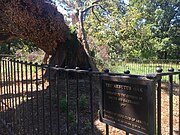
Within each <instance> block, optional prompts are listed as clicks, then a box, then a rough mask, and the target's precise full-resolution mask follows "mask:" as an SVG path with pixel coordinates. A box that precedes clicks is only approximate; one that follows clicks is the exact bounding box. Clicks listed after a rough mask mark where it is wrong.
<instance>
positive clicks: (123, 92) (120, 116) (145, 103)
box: [101, 76, 155, 135]
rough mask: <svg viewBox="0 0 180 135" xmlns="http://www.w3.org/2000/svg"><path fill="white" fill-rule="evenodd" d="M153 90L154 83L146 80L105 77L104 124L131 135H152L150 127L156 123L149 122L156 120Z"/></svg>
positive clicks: (103, 95)
mask: <svg viewBox="0 0 180 135" xmlns="http://www.w3.org/2000/svg"><path fill="white" fill-rule="evenodd" d="M153 88H154V83H152V81H150V80H147V79H145V80H143V79H139V78H134V79H133V78H124V77H107V76H106V77H103V78H102V111H101V112H102V114H101V115H102V116H101V117H102V118H101V119H102V121H104V122H105V123H107V124H109V125H111V126H115V127H117V128H120V129H123V130H125V131H128V132H131V133H135V134H148V135H149V134H150V131H149V130H151V128H149V126H150V125H151V124H152V123H154V121H155V120H153V121H151V120H150V119H152V118H154V119H155V111H154V110H155V108H154V107H153V106H152V105H153V104H155V100H154V99H155V94H153V93H154V92H153V91H154V89H153ZM152 100H153V101H152ZM151 109H153V110H151ZM150 115H151V116H150Z"/></svg>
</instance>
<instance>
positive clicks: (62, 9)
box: [55, 0, 129, 15]
mask: <svg viewBox="0 0 180 135" xmlns="http://www.w3.org/2000/svg"><path fill="white" fill-rule="evenodd" d="M55 1H56V0H55ZM124 2H125V3H126V4H128V3H129V0H124ZM56 5H57V9H58V11H59V12H61V13H62V14H64V15H65V14H67V11H66V10H64V8H62V7H61V6H58V4H57V1H56Z"/></svg>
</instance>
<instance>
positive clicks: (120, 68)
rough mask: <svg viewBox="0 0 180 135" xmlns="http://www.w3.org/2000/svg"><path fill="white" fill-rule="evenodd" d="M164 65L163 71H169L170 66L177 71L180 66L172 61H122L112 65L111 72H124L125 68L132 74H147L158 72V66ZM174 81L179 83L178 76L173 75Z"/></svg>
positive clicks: (166, 79) (165, 79)
mask: <svg viewBox="0 0 180 135" xmlns="http://www.w3.org/2000/svg"><path fill="white" fill-rule="evenodd" d="M157 67H162V68H163V72H168V68H170V67H173V68H174V70H175V71H177V69H178V68H180V64H179V63H176V64H172V63H169V64H168V63H133V62H132V63H126V62H121V63H118V64H116V65H114V66H110V71H111V72H116V73H124V71H125V70H129V71H130V74H137V75H146V74H151V73H156V68H157ZM168 79H169V78H168V76H166V77H163V78H162V80H163V81H168ZM173 80H174V82H176V83H178V76H177V75H176V76H174V77H173Z"/></svg>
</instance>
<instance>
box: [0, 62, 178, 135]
mask: <svg viewBox="0 0 180 135" xmlns="http://www.w3.org/2000/svg"><path fill="white" fill-rule="evenodd" d="M104 74H106V75H109V76H129V77H130V78H133V77H135V78H137V77H145V78H148V79H152V80H154V81H155V82H156V85H157V86H156V92H157V93H156V95H157V99H156V101H157V103H156V104H157V109H156V115H157V119H156V121H157V122H156V125H157V126H156V130H157V134H158V135H161V134H163V135H165V134H170V135H172V134H174V133H177V134H179V129H180V126H179V125H180V120H179V114H180V109H179V108H180V99H179V98H180V92H179V91H180V82H179V81H180V70H179V71H174V69H172V68H170V69H169V71H168V72H162V68H158V69H157V72H156V73H154V74H147V75H134V74H129V71H126V72H125V74H118V73H109V72H108V70H106V72H105V73H101V72H94V71H91V70H80V69H79V68H76V69H68V67H65V68H59V67H58V66H55V67H53V66H50V65H39V64H37V63H35V64H34V63H31V62H23V61H18V60H15V59H13V60H12V59H1V61H0V119H1V121H2V122H3V123H4V125H6V127H7V129H8V131H9V134H17V135H28V134H30V135H45V134H49V135H64V134H70V135H71V134H72V135H74V134H85V133H86V134H95V135H98V134H105V133H106V134H109V133H111V132H114V131H112V127H111V126H109V125H107V124H106V125H105V126H104V125H103V124H102V123H101V122H98V121H97V119H98V113H97V112H98V110H99V105H98V102H99V98H100V97H99V92H100V91H101V76H102V75H104ZM164 76H168V78H169V81H168V82H166V83H163V82H162V78H163V77H164ZM174 76H176V78H178V83H174V81H173V79H174V78H173V77H174ZM166 107H167V108H166ZM164 113H165V114H164ZM167 118H168V120H167ZM167 121H168V123H169V124H167ZM103 126H104V128H102V127H103ZM116 130H117V133H119V134H126V135H128V134H130V132H128V131H122V130H118V129H116Z"/></svg>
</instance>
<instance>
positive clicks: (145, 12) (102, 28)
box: [58, 0, 180, 59]
mask: <svg viewBox="0 0 180 135" xmlns="http://www.w3.org/2000/svg"><path fill="white" fill-rule="evenodd" d="M58 1H59V3H60V5H61V6H62V7H63V8H64V9H65V10H67V12H68V13H69V11H72V10H73V9H74V10H83V9H86V8H88V7H89V6H92V5H93V4H96V5H95V6H93V8H91V10H87V12H86V13H84V14H83V16H84V20H83V21H84V27H85V34H86V35H87V37H88V40H89V41H88V43H89V44H90V45H91V48H95V49H96V48H98V46H101V45H105V46H106V47H107V48H108V54H109V55H108V56H109V58H111V59H115V58H119V57H121V58H127V57H129V58H134V57H138V58H139V57H140V58H180V51H179V50H180V31H179V28H180V2H179V1H178V0H157V1H149V0H141V1H139V0H130V1H129V3H125V2H124V1H123V0H110V1H105V0H97V1H94V0H88V1H86V0H76V1H73V0H58ZM73 27H74V28H77V26H73ZM92 45H95V46H92Z"/></svg>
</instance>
